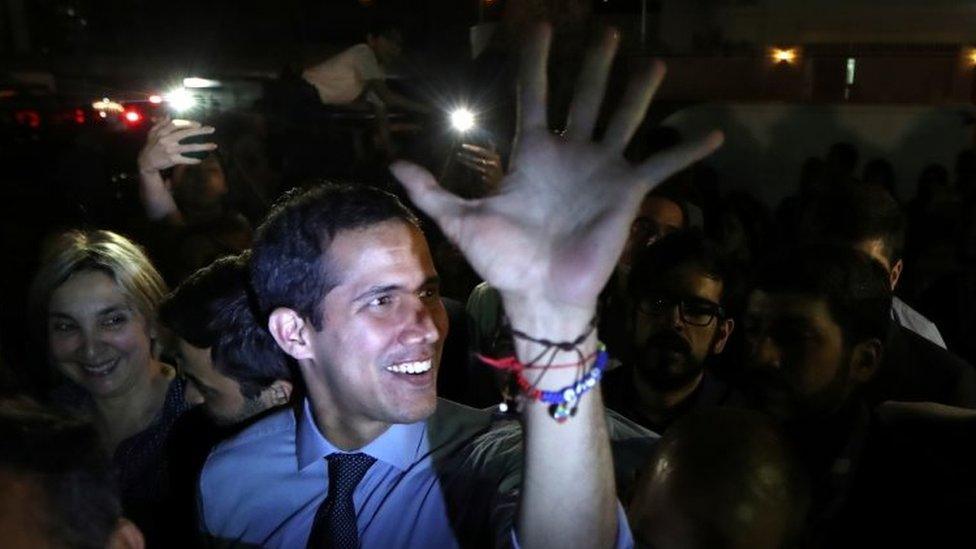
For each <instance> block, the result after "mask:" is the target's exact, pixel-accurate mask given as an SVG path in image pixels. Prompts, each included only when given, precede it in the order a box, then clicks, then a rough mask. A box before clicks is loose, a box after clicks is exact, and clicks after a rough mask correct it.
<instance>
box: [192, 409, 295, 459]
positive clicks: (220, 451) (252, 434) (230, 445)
mask: <svg viewBox="0 0 976 549" xmlns="http://www.w3.org/2000/svg"><path fill="white" fill-rule="evenodd" d="M294 434H295V412H294V410H292V409H291V408H282V409H280V410H277V411H275V412H274V413H272V414H269V415H267V416H265V417H263V418H261V419H260V420H258V421H256V422H254V423H252V424H251V425H249V426H247V427H246V428H244V429H242V430H241V431H240V432H239V433H237V434H236V435H234V436H232V437H230V438H228V439H227V440H224V441H223V442H221V443H220V444H218V445H217V447H216V448H215V449H214V452H213V454H212V455H211V457H212V458H213V457H215V456H219V455H230V454H237V453H239V450H240V449H241V448H243V447H253V448H254V449H256V450H260V449H267V443H268V442H271V441H272V440H274V439H279V438H291V439H292V440H294Z"/></svg>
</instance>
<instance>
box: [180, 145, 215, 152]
mask: <svg viewBox="0 0 976 549" xmlns="http://www.w3.org/2000/svg"><path fill="white" fill-rule="evenodd" d="M216 148H217V144H216V143H193V144H190V145H177V146H176V147H173V152H176V153H179V154H183V153H187V152H200V151H212V150H215V149H216Z"/></svg>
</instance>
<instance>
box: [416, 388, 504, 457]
mask: <svg viewBox="0 0 976 549" xmlns="http://www.w3.org/2000/svg"><path fill="white" fill-rule="evenodd" d="M492 421H493V416H492V414H491V412H490V411H488V410H479V409H477V408H471V407H470V406H465V405H464V404H459V403H457V402H453V401H450V400H447V399H444V398H438V399H437V408H436V409H435V410H434V413H433V414H432V415H431V416H430V417H429V418H428V419H427V429H428V436H429V439H430V442H431V447H433V448H436V447H439V446H441V445H443V444H447V443H452V442H460V441H466V440H471V439H472V438H473V437H475V436H477V435H479V434H480V433H483V432H484V431H486V430H487V429H489V428H490V427H491V424H492Z"/></svg>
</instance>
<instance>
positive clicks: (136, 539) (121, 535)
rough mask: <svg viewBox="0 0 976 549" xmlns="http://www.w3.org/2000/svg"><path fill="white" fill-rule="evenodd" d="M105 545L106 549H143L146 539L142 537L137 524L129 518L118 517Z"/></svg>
mask: <svg viewBox="0 0 976 549" xmlns="http://www.w3.org/2000/svg"><path fill="white" fill-rule="evenodd" d="M105 547H107V548H108V549H144V548H145V547H146V539H145V538H143V537H142V532H141V531H140V530H139V527H138V526H136V525H135V524H132V522H131V521H130V520H129V519H127V518H125V517H120V518H119V522H118V523H116V524H115V530H113V531H112V534H111V535H110V536H109V538H108V543H107V544H106V545H105Z"/></svg>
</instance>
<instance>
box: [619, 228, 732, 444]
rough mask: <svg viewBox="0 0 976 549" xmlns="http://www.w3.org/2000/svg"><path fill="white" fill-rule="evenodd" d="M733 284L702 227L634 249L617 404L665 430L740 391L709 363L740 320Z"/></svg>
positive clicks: (653, 427)
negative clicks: (732, 306)
mask: <svg viewBox="0 0 976 549" xmlns="http://www.w3.org/2000/svg"><path fill="white" fill-rule="evenodd" d="M727 286H728V274H727V269H726V268H725V266H724V262H723V260H722V258H721V257H720V256H719V255H718V253H717V252H716V251H715V250H714V248H713V246H712V245H711V244H710V243H709V242H707V241H706V240H705V238H704V237H703V236H702V234H701V232H700V231H697V230H685V231H679V232H676V233H672V234H670V235H668V236H666V237H664V238H662V239H661V240H660V241H658V242H656V243H654V244H653V245H651V246H649V247H647V248H645V249H643V250H641V251H640V252H639V253H638V254H637V255H636V256H635V261H634V262H633V268H632V270H631V273H630V277H629V282H628V293H629V297H630V307H629V309H630V318H629V322H628V327H627V331H628V335H629V342H630V345H629V346H628V347H629V348H628V350H627V352H626V353H625V356H624V357H623V358H624V366H623V367H621V368H618V369H617V370H614V371H613V372H611V373H610V374H609V375H608V376H607V378H606V380H605V382H604V394H605V395H606V398H607V402H608V406H609V407H610V408H613V409H615V410H616V411H618V412H620V413H622V414H624V415H625V416H627V417H629V418H630V419H632V420H633V421H636V422H638V423H640V424H641V425H643V426H645V427H647V428H649V429H651V430H653V431H656V432H659V433H660V432H663V431H664V429H665V428H667V426H668V425H670V424H671V422H673V421H674V420H675V419H677V418H678V417H679V416H681V415H683V414H685V413H687V412H688V411H690V410H693V409H697V408H701V407H705V406H712V405H719V404H728V403H729V401H730V400H734V399H735V398H737V397H736V395H735V393H734V392H733V391H732V390H731V388H729V387H728V386H727V385H726V384H725V383H723V382H722V381H720V380H719V379H717V378H716V377H715V376H714V375H712V374H711V373H710V372H709V371H708V370H707V369H706V368H705V364H706V361H707V359H708V357H710V356H712V355H717V354H719V353H721V352H722V350H723V349H724V348H725V344H726V342H727V341H728V339H729V336H730V335H731V334H732V330H733V328H734V327H735V322H734V321H733V320H732V319H731V318H730V317H729V315H728V313H727V310H726V307H725V303H726V302H727V298H728V294H729V293H730V292H729V290H728V288H727Z"/></svg>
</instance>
